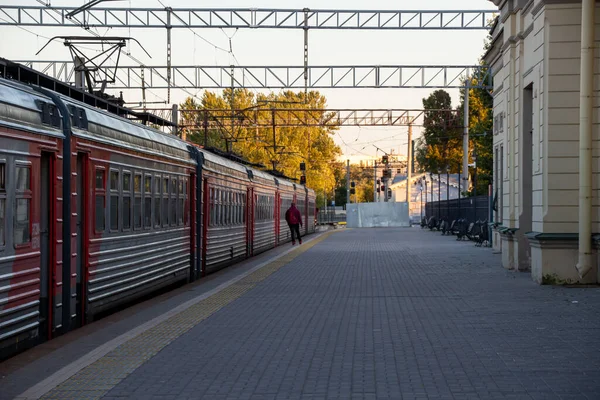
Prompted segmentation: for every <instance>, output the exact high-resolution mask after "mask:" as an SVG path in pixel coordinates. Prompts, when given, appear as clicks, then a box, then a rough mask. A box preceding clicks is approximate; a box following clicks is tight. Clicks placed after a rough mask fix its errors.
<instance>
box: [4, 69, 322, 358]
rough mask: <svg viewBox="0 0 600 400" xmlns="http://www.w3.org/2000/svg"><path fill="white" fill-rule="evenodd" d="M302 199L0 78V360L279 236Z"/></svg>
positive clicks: (211, 157) (257, 175)
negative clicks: (287, 215)
mask: <svg viewBox="0 0 600 400" xmlns="http://www.w3.org/2000/svg"><path fill="white" fill-rule="evenodd" d="M292 201H296V202H298V203H299V208H300V210H301V212H302V215H303V218H304V221H305V228H304V233H311V232H314V223H312V225H311V222H312V221H313V219H314V210H313V209H312V208H313V207H314V206H313V205H314V192H313V191H312V190H310V189H306V188H304V187H303V186H298V185H296V184H293V183H291V182H289V181H287V180H285V179H280V178H275V177H273V176H272V175H270V174H267V173H265V172H263V171H259V170H256V169H253V168H250V167H247V166H244V165H242V164H239V163H236V162H233V161H230V160H228V159H226V158H224V157H220V156H217V155H215V154H213V153H210V152H207V151H205V150H203V149H200V148H198V147H196V146H193V145H191V144H190V143H186V142H184V141H182V140H181V139H179V138H177V137H175V136H172V135H167V134H163V133H161V132H159V131H156V130H153V129H151V128H148V127H145V126H142V125H139V124H135V123H132V122H131V121H128V120H126V119H124V118H120V117H118V116H115V115H113V114H109V113H107V112H104V111H101V110H99V109H97V108H94V107H91V106H88V105H86V104H83V103H80V102H78V101H74V100H72V99H70V98H67V97H65V96H62V95H59V94H57V93H54V92H51V91H49V90H46V89H42V88H34V87H30V86H27V85H24V84H21V83H16V82H13V81H7V80H4V79H0V358H4V357H6V356H9V355H11V354H14V353H16V352H18V351H20V350H22V349H24V348H27V347H30V346H32V345H34V344H36V343H38V342H40V341H43V340H48V339H51V338H52V337H54V336H57V335H59V334H62V333H64V332H67V331H69V330H71V329H74V328H76V327H78V326H81V325H83V324H85V323H87V322H89V321H91V320H93V319H94V318H95V317H96V316H98V315H100V314H102V313H104V312H105V311H110V310H113V309H116V308H117V307H118V306H121V305H126V304H127V303H129V302H132V301H135V300H137V299H139V298H140V297H141V296H143V295H145V294H148V293H151V292H154V291H156V290H158V289H160V288H166V287H168V286H170V285H172V284H175V283H183V282H186V281H189V280H194V279H197V278H199V277H200V276H203V275H204V274H207V273H211V272H214V271H216V270H218V269H220V268H223V267H226V266H228V265H231V264H232V263H234V262H235V261H238V260H241V259H244V258H247V257H251V256H252V255H254V254H258V253H260V252H262V251H266V250H268V249H271V248H273V247H275V246H276V245H278V244H282V243H286V242H288V241H289V240H290V235H289V229H288V228H287V224H286V223H285V211H286V210H287V209H288V208H289V205H290V204H291V202H292Z"/></svg>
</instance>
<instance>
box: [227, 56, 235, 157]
mask: <svg viewBox="0 0 600 400" xmlns="http://www.w3.org/2000/svg"><path fill="white" fill-rule="evenodd" d="M230 68H231V139H233V138H234V137H235V105H234V101H235V79H234V78H233V74H234V69H235V66H233V65H231V66H230ZM228 143H229V138H227V139H226V140H225V147H226V150H227V152H229V145H228Z"/></svg>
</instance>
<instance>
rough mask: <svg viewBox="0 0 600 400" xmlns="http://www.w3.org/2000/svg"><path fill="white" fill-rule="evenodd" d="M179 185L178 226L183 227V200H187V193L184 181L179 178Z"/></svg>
mask: <svg viewBox="0 0 600 400" xmlns="http://www.w3.org/2000/svg"><path fill="white" fill-rule="evenodd" d="M177 185H178V189H177V191H178V194H179V195H178V197H177V225H180V226H181V225H183V200H184V198H185V192H184V189H183V179H181V178H179V180H178V181H177Z"/></svg>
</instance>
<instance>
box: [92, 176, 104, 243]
mask: <svg viewBox="0 0 600 400" xmlns="http://www.w3.org/2000/svg"><path fill="white" fill-rule="evenodd" d="M98 172H102V188H98V187H97V185H96V176H97V174H98ZM106 181H107V179H106V167H104V166H99V165H97V166H95V167H94V233H96V234H101V233H104V232H106V226H107V224H106ZM99 196H102V208H103V210H104V225H103V229H102V230H98V226H97V224H96V215H97V208H96V199H97V198H98V197H99Z"/></svg>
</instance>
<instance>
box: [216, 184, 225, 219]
mask: <svg viewBox="0 0 600 400" xmlns="http://www.w3.org/2000/svg"><path fill="white" fill-rule="evenodd" d="M223 195H224V192H223V190H221V189H219V195H218V200H219V203H218V204H219V206H218V208H217V210H218V212H219V217H218V218H219V225H221V226H223V224H224V222H225V210H224V209H223V199H224V196H223Z"/></svg>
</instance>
